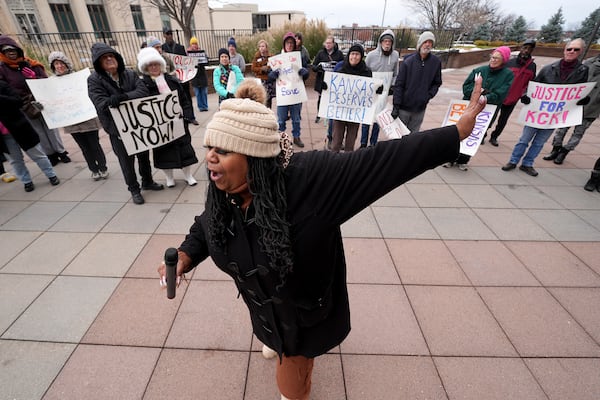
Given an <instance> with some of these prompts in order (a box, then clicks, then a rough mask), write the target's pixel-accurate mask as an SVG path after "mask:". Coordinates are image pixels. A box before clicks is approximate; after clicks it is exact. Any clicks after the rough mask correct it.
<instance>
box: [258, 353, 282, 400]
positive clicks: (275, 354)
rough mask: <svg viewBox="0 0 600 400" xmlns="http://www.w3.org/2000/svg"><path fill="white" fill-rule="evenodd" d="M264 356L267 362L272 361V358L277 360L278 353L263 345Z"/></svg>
mask: <svg viewBox="0 0 600 400" xmlns="http://www.w3.org/2000/svg"><path fill="white" fill-rule="evenodd" d="M262 355H263V357H264V358H266V359H267V360H270V359H271V358H275V356H277V352H276V351H275V350H273V349H271V348H270V347H269V346H267V345H266V344H263V348H262ZM282 398H283V396H282Z"/></svg>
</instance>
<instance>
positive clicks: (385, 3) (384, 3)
mask: <svg viewBox="0 0 600 400" xmlns="http://www.w3.org/2000/svg"><path fill="white" fill-rule="evenodd" d="M386 7H387V0H383V15H382V16H381V26H382V27H383V26H384V25H383V21H384V20H385V9H386Z"/></svg>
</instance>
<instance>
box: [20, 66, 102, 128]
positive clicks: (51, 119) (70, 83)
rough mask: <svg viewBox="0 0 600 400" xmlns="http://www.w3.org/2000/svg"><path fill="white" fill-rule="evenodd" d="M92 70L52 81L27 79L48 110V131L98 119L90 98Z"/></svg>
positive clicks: (43, 113)
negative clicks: (89, 78)
mask: <svg viewBox="0 0 600 400" xmlns="http://www.w3.org/2000/svg"><path fill="white" fill-rule="evenodd" d="M88 76H90V70H89V68H85V69H82V70H81V71H78V72H73V73H70V74H67V75H63V76H52V77H50V78H48V79H27V80H26V81H25V82H27V85H28V86H29V89H31V93H33V96H34V97H35V99H36V100H37V101H39V102H40V103H42V105H43V106H44V109H43V110H42V116H43V117H44V120H45V121H46V125H48V128H50V129H54V128H60V127H63V126H69V125H73V124H78V123H80V122H84V121H88V120H90V119H92V118H95V117H96V116H97V114H96V108H95V107H94V104H93V103H92V101H91V100H90V98H89V97H88V89H87V78H88Z"/></svg>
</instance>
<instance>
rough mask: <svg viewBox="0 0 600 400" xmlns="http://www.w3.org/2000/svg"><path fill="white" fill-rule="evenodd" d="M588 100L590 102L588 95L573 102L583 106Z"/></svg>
mask: <svg viewBox="0 0 600 400" xmlns="http://www.w3.org/2000/svg"><path fill="white" fill-rule="evenodd" d="M589 102H590V96H585V97H584V98H583V99H579V101H577V103H575V104H576V105H578V106H585V105H586V104H588V103H589Z"/></svg>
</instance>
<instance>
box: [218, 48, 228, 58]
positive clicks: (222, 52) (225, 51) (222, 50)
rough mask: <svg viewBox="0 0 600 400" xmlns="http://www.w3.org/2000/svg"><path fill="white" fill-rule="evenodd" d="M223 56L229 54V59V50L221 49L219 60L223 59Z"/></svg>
mask: <svg viewBox="0 0 600 400" xmlns="http://www.w3.org/2000/svg"><path fill="white" fill-rule="evenodd" d="M221 54H227V57H229V50H227V49H225V48H220V49H219V58H221Z"/></svg>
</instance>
